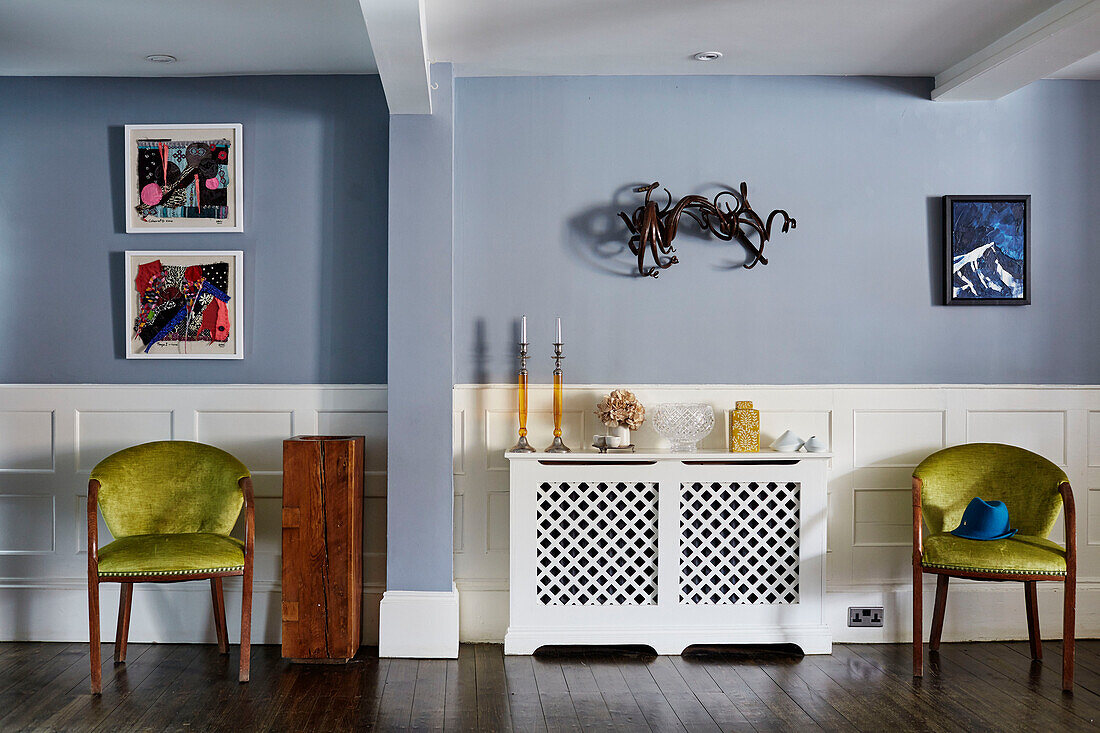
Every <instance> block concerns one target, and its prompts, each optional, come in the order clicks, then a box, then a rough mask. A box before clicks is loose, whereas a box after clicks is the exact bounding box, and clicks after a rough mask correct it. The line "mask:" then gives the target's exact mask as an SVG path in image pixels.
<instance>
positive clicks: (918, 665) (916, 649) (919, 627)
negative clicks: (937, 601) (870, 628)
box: [913, 564, 924, 677]
mask: <svg viewBox="0 0 1100 733" xmlns="http://www.w3.org/2000/svg"><path fill="white" fill-rule="evenodd" d="M923 575H924V573H923V572H922V570H921V567H920V565H916V564H914V565H913V676H914V677H923V676H924V643H923V641H922V640H923V638H924V623H923V619H922V615H923V614H924V606H923V599H922V598H921V596H922V588H921V583H922V582H923Z"/></svg>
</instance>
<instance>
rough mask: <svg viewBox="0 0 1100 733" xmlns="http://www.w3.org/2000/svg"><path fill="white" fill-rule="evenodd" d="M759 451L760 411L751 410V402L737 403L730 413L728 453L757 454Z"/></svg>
mask: <svg viewBox="0 0 1100 733" xmlns="http://www.w3.org/2000/svg"><path fill="white" fill-rule="evenodd" d="M759 451H760V411H759V410H754V409H752V402H738V403H737V409H736V410H731V411H730V452H731V453H758V452H759Z"/></svg>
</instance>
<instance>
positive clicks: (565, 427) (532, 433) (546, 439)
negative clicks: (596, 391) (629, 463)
mask: <svg viewBox="0 0 1100 733" xmlns="http://www.w3.org/2000/svg"><path fill="white" fill-rule="evenodd" d="M512 392H513V394H514V393H515V390H514V389H513V390H512ZM595 405H596V403H595V402H593V403H592V406H593V408H595ZM584 418H585V415H584V412H583V411H582V410H577V409H575V408H574V409H567V410H564V411H563V412H562V418H561V429H562V440H564V441H565V444H566V445H568V446H569V447H570V448H572V449H573V450H580V449H582V448H584V447H587V446H588V445H589V444H590V443H591V442H592V435H594V434H595V433H592V434H591V435H588V436H585V419H584ZM484 420H485V447H486V454H485V465H486V466H487V467H488V470H490V471H504V472H505V473H507V471H508V460H507V459H506V458H505V457H504V452H505V451H506V450H508V449H509V448H511V447H512V446H513V445H515V444H516V440H518V439H519V432H518V431H519V420H518V418H517V417H516V410H515V408H511V409H506V410H486V411H485V417H484ZM593 422H595V418H594V417H593ZM602 430H603V428H602V427H601V428H600V431H601V432H602ZM553 439H554V412H553V410H542V409H539V410H529V411H528V413H527V440H528V441H529V442H530V443H531V445H532V446H534V447H535V448H536V449H538V450H543V449H544V448H546V447H547V446H548V445H550V442H551V441H552V440H553Z"/></svg>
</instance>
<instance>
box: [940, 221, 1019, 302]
mask: <svg viewBox="0 0 1100 733" xmlns="http://www.w3.org/2000/svg"><path fill="white" fill-rule="evenodd" d="M1024 217H1025V211H1024V202H1023V201H953V202H952V207H951V273H952V274H951V276H952V293H953V297H955V298H977V299H987V298H998V299H1001V298H1021V299H1022V298H1023V297H1024V237H1025V218H1024Z"/></svg>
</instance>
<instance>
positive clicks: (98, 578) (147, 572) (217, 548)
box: [88, 440, 256, 694]
mask: <svg viewBox="0 0 1100 733" xmlns="http://www.w3.org/2000/svg"><path fill="white" fill-rule="evenodd" d="M254 505H255V501H254V498H253V494H252V478H251V475H250V474H249V471H248V469H247V468H246V467H245V465H244V464H243V463H241V462H240V461H238V460H237V459H236V458H234V457H233V456H231V455H230V454H228V453H226V452H225V451H223V450H220V449H218V448H215V447H213V446H209V445H203V444H202V443H192V442H189V441H182V440H179V441H176V440H164V441H158V442H155V443H145V444H143V445H137V446H134V447H133V448H126V449H125V450H121V451H119V452H117V453H114V454H112V455H110V456H108V457H107V458H104V459H103V460H102V461H100V462H99V464H98V465H97V466H96V467H95V468H94V469H92V474H91V479H90V480H89V481H88V626H89V640H90V646H91V663H92V693H93V694H99V692H100V690H101V687H102V680H101V676H102V673H101V668H100V658H99V645H100V634H99V584H100V583H121V584H122V592H121V593H120V596H119V607H118V630H117V633H116V634H115V654H114V658H115V661H116V662H125V661H126V637H127V635H128V634H129V630H130V603H131V600H132V599H133V591H134V583H174V582H180V581H186V580H206V579H209V580H210V592H211V596H212V598H213V604H214V626H215V628H216V631H217V636H218V650H219V651H220V652H221V653H222V654H228V653H229V637H228V633H227V632H226V626H225V598H224V595H223V592H222V578H224V577H228V576H233V575H241V576H243V580H244V585H243V593H242V597H241V665H240V681H241V682H247V681H248V675H249V651H250V645H249V637H250V635H251V630H252V556H253V545H254V544H255V535H256V529H255V525H256V523H255V510H254ZM242 506H243V507H244V512H245V533H244V534H245V539H244V542H241V541H240V540H238V539H236V538H235V537H230V536H229V533H230V532H231V531H232V529H233V526H234V525H235V524H236V523H237V518H238V517H239V516H240V513H241V507H242ZM97 507H98V509H99V511H100V512H101V513H102V514H103V520H104V521H105V522H106V523H107V528H108V529H110V530H111V534H112V535H114V538H115V539H114V541H113V542H111V543H109V544H107V545H104V546H103V547H99V537H98V528H99V522H98V519H97V517H96V509H97Z"/></svg>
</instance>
